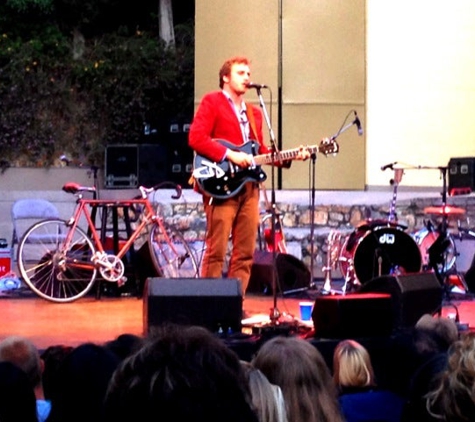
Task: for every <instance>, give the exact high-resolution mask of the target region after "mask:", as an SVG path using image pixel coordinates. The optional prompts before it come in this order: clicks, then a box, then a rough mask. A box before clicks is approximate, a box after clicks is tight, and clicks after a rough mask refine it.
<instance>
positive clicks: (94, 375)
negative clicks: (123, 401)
mask: <svg viewBox="0 0 475 422" xmlns="http://www.w3.org/2000/svg"><path fill="white" fill-rule="evenodd" d="M119 362H120V360H119V358H118V357H117V356H116V355H115V354H114V353H112V352H111V351H110V350H108V349H107V348H105V347H103V346H100V345H97V344H94V343H84V344H81V345H79V346H77V347H75V348H74V349H73V350H72V351H71V352H70V353H68V354H67V355H66V356H65V357H64V359H63V360H62V362H61V363H60V364H59V366H58V368H57V372H56V376H55V377H54V385H53V386H52V395H51V401H52V411H51V416H50V418H51V420H52V421H68V422H73V421H81V422H84V421H89V422H93V421H100V420H102V413H101V412H102V403H103V400H104V396H105V394H106V390H107V386H108V384H109V381H110V379H111V377H112V374H113V372H114V370H115V369H116V368H117V366H118V364H119Z"/></svg>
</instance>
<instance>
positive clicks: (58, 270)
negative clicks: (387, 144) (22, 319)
mask: <svg viewBox="0 0 475 422" xmlns="http://www.w3.org/2000/svg"><path fill="white" fill-rule="evenodd" d="M69 230H70V228H69V227H68V225H67V223H66V221H63V220H57V219H48V220H43V221H40V222H38V223H35V224H33V225H32V226H31V227H30V228H29V229H28V230H27V231H26V232H25V234H24V235H23V237H22V238H21V240H20V243H19V244H18V268H19V270H20V274H21V277H22V279H23V281H24V282H25V283H26V284H27V285H28V286H29V287H30V289H31V290H33V292H35V293H36V294H37V295H38V296H40V297H42V298H44V299H46V300H50V301H52V302H72V301H74V300H76V299H79V298H80V297H82V296H84V295H85V294H86V293H87V292H88V291H89V290H90V289H91V288H92V286H93V284H94V281H95V279H96V276H97V269H96V268H95V267H94V265H93V264H92V257H93V255H94V253H95V247H94V245H93V243H92V241H91V239H90V238H89V237H88V236H87V235H86V233H85V232H84V231H83V230H82V229H80V228H79V227H76V229H75V230H74V233H73V236H72V238H71V241H70V242H68V244H66V243H65V239H66V234H67V233H68V231H69Z"/></svg>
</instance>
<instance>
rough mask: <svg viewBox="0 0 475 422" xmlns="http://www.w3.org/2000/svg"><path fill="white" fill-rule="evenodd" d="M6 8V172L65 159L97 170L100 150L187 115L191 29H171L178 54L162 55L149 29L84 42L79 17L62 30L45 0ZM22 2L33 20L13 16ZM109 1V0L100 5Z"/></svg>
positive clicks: (1, 53)
mask: <svg viewBox="0 0 475 422" xmlns="http://www.w3.org/2000/svg"><path fill="white" fill-rule="evenodd" d="M10 2H12V3H15V5H16V9H12V8H10V9H8V5H7V6H0V16H3V18H0V25H1V26H0V28H1V29H0V31H1V32H0V101H1V104H2V113H0V134H1V135H0V158H1V159H2V160H4V161H6V162H8V165H11V166H36V167H47V166H51V165H54V164H55V160H57V158H58V157H59V156H60V155H62V154H66V155H68V156H71V157H73V158H76V159H78V160H80V161H81V162H83V163H84V164H94V165H99V166H102V165H103V160H104V151H105V148H106V146H107V145H108V144H120V143H137V142H139V141H140V140H141V136H142V135H143V129H144V123H149V124H152V125H155V126H158V125H160V124H162V123H163V124H164V125H166V122H169V121H171V120H172V119H182V120H187V121H188V120H189V119H190V118H191V116H192V113H193V69H194V48H193V25H192V23H189V22H188V23H184V24H181V25H176V27H175V31H176V42H177V44H176V47H175V48H174V49H167V48H166V47H165V46H164V45H163V44H162V43H161V42H160V40H159V39H158V36H157V33H156V31H155V29H156V28H154V27H153V24H150V25H149V27H148V28H147V29H146V30H145V29H144V30H139V29H137V28H136V29H135V30H134V31H133V32H131V29H130V28H131V27H132V26H131V25H130V22H129V24H128V25H125V26H124V25H119V24H118V25H117V27H116V28H114V29H111V28H108V30H107V31H102V32H101V31H97V30H96V31H95V33H92V32H91V31H89V32H88V33H90V34H92V35H91V36H88V37H85V36H84V33H83V29H84V28H85V26H84V25H85V24H84V22H87V21H88V19H86V16H85V15H84V14H83V15H82V16H81V17H80V19H81V20H80V21H77V22H73V21H70V22H69V23H68V25H67V26H66V27H67V30H66V27H65V26H64V25H65V24H64V22H66V21H65V20H63V21H62V24H58V23H57V19H56V17H55V16H54V14H53V13H51V12H50V11H49V10H48V7H47V5H48V3H50V2H48V1H47V0H33V1H30V2H28V1H27V0H10ZM26 3H33V6H32V7H33V8H34V10H35V11H36V18H37V19H36V20H35V19H33V17H32V16H31V13H32V9H31V8H30V9H28V10H26V11H25V9H24V8H23V9H18V8H19V7H20V6H21V7H23V5H25V4H26ZM56 3H57V2H56ZM67 3H70V4H72V3H75V4H76V5H79V4H81V2H77V1H74V0H63V2H62V4H63V6H64V4H67ZM84 3H89V4H92V3H94V2H93V1H92V0H91V1H90V2H87V1H84V2H83V4H84ZM106 3H108V4H113V3H114V1H113V0H102V2H101V1H99V2H96V4H106ZM59 4H61V2H59ZM30 6H31V4H30ZM2 8H3V10H2ZM40 9H41V10H40ZM58 9H59V6H58V3H57V4H56V9H55V10H56V11H57V10H58ZM12 10H13V11H14V12H15V13H22V15H21V19H17V25H11V24H10V23H11V20H7V19H6V18H5V17H4V16H5V13H4V12H8V13H6V16H8V14H10V16H16V17H18V15H15V13H12ZM99 15H101V14H100V13H99V14H98V11H97V10H95V11H94V13H92V12H91V14H90V16H94V17H97V16H99ZM38 16H41V19H38ZM152 21H153V22H154V20H153V19H151V22H152ZM19 28H21V29H22V30H21V31H20V30H19ZM26 28H27V29H26Z"/></svg>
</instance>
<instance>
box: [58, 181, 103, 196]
mask: <svg viewBox="0 0 475 422" xmlns="http://www.w3.org/2000/svg"><path fill="white" fill-rule="evenodd" d="M95 190H96V188H94V187H89V186H81V185H80V184H79V183H75V182H68V183H66V184H65V185H64V186H63V191H64V192H66V193H72V194H75V193H78V192H81V191H86V192H94V191H95Z"/></svg>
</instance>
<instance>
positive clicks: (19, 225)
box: [11, 198, 59, 259]
mask: <svg viewBox="0 0 475 422" xmlns="http://www.w3.org/2000/svg"><path fill="white" fill-rule="evenodd" d="M11 215H12V223H13V234H12V243H11V252H12V257H13V259H15V258H16V254H15V251H14V248H15V245H18V243H19V241H20V239H21V237H22V236H23V233H25V231H26V230H27V229H28V228H29V227H31V226H32V225H33V224H34V223H36V222H37V221H40V220H43V219H45V218H59V211H58V209H57V208H56V206H55V205H54V204H53V203H51V202H50V201H47V200H46V199H40V198H28V199H19V200H17V201H15V202H14V203H13V205H12V209H11Z"/></svg>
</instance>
